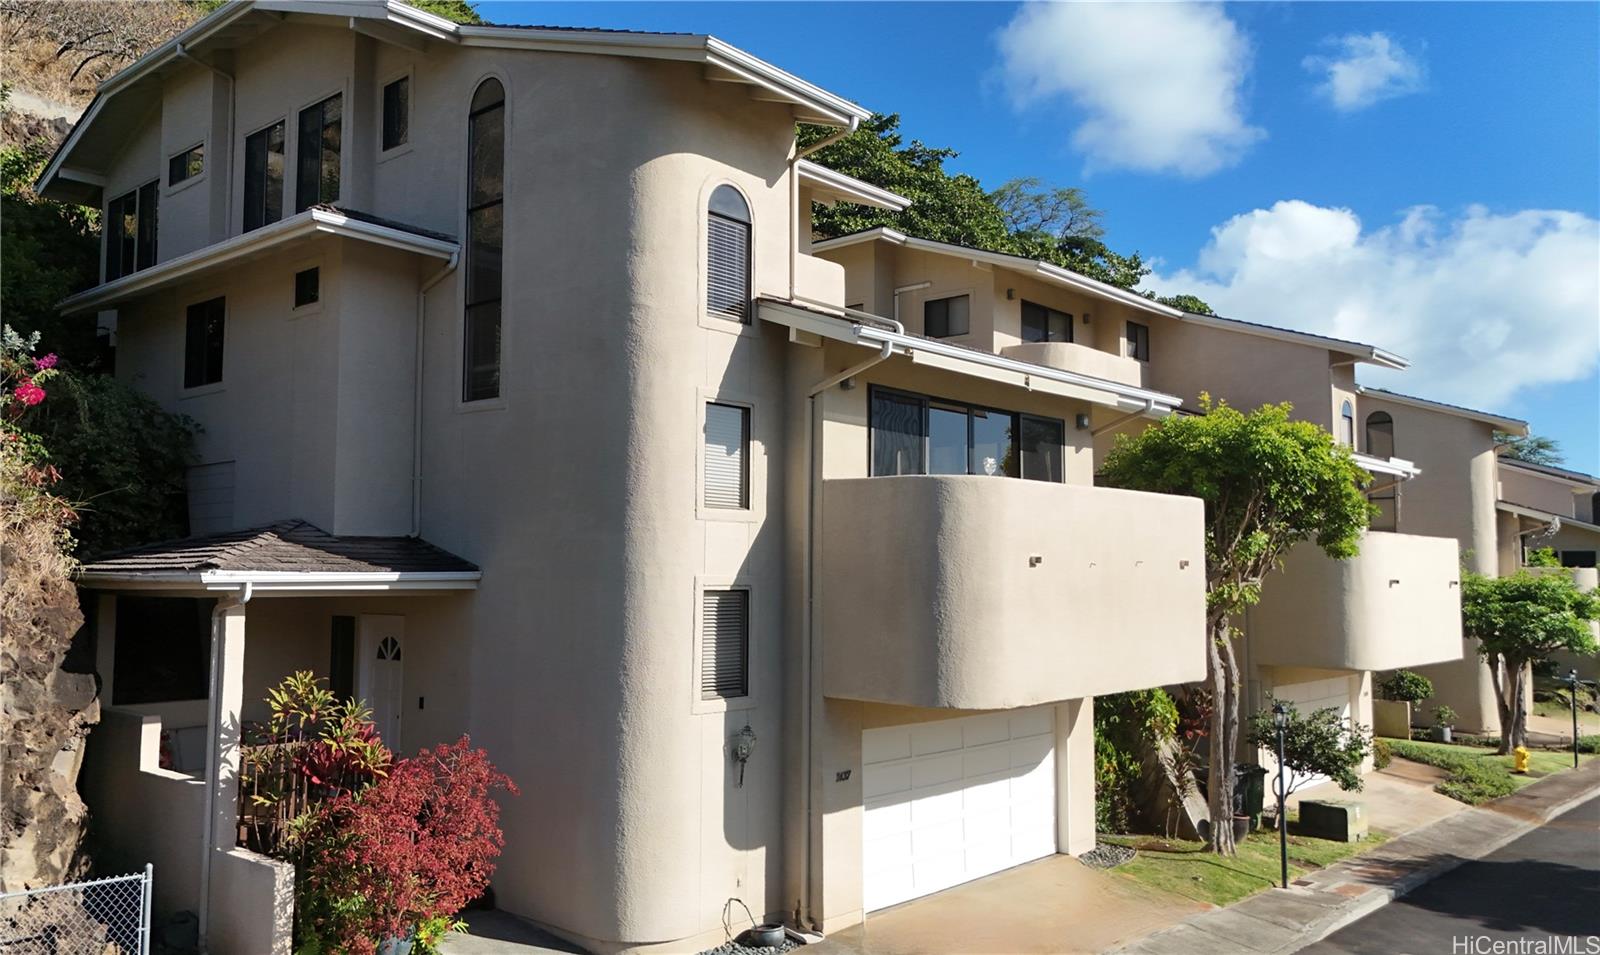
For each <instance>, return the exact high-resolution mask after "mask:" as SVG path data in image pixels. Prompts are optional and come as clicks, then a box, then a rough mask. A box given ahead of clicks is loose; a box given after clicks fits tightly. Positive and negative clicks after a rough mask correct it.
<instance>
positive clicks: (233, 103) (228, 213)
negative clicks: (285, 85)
mask: <svg viewBox="0 0 1600 955" xmlns="http://www.w3.org/2000/svg"><path fill="white" fill-rule="evenodd" d="M177 55H178V56H179V57H181V58H183V59H185V60H188V61H189V62H191V63H195V64H198V65H200V66H203V67H205V68H206V69H208V70H210V71H211V72H213V73H215V74H217V75H218V76H220V77H222V78H223V79H225V80H227V81H228V148H227V149H226V150H222V149H217V150H213V152H214V153H221V154H223V155H225V156H227V158H228V161H227V162H226V163H224V165H225V166H227V169H225V170H224V171H223V189H224V190H226V198H225V199H224V200H223V208H222V236H223V238H227V237H228V236H230V235H232V234H233V134H234V130H235V126H234V122H235V120H234V117H235V116H236V115H237V114H238V98H239V94H238V89H237V87H235V85H234V80H233V74H232V73H228V72H225V71H223V70H219V69H217V68H216V67H215V66H212V65H211V64H210V63H207V62H205V61H204V60H201V59H198V58H197V57H195V56H194V55H193V54H192V53H190V52H189V51H188V50H187V49H185V48H184V45H183V44H182V43H179V44H178V47H177Z"/></svg>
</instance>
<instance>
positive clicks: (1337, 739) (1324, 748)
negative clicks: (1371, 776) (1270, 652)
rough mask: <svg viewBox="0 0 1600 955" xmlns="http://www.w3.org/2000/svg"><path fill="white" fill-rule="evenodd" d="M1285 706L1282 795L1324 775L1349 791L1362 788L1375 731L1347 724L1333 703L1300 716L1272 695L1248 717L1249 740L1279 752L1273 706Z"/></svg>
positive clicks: (1297, 711) (1297, 710) (1359, 725)
mask: <svg viewBox="0 0 1600 955" xmlns="http://www.w3.org/2000/svg"><path fill="white" fill-rule="evenodd" d="M1277 705H1282V706H1283V709H1284V714H1285V715H1286V716H1287V717H1288V719H1287V721H1286V725H1285V727H1284V733H1283V768H1284V769H1285V770H1286V772H1285V773H1284V780H1283V788H1284V793H1283V798H1284V799H1288V798H1289V796H1290V794H1292V793H1293V792H1294V791H1295V790H1297V789H1300V788H1301V787H1303V786H1305V785H1306V784H1307V783H1309V782H1311V781H1312V780H1313V779H1314V778H1316V777H1318V776H1326V777H1328V778H1329V779H1330V780H1332V781H1333V782H1334V783H1336V784H1338V786H1339V788H1340V789H1342V790H1344V791H1345V792H1355V791H1358V790H1360V789H1361V762H1362V760H1365V759H1366V758H1367V754H1368V753H1369V752H1371V751H1372V729H1371V728H1370V727H1367V726H1362V725H1361V724H1360V723H1351V724H1350V725H1348V726H1346V725H1345V722H1344V718H1343V717H1341V716H1340V715H1339V711H1338V710H1336V709H1334V708H1333V707H1331V706H1327V707H1323V708H1321V709H1318V710H1313V711H1311V712H1310V713H1307V714H1302V713H1301V712H1300V710H1299V708H1298V707H1296V706H1295V705H1294V704H1293V703H1289V702H1287V701H1284V700H1279V699H1274V698H1271V697H1269V698H1268V700H1267V705H1266V707H1264V708H1263V709H1260V710H1257V711H1256V712H1254V713H1252V714H1251V715H1250V735H1249V739H1250V742H1251V743H1253V744H1255V745H1257V746H1263V747H1266V748H1267V749H1271V750H1272V751H1273V752H1277V748H1278V728H1277V725H1276V724H1275V723H1274V722H1273V718H1272V708H1273V707H1274V706H1277Z"/></svg>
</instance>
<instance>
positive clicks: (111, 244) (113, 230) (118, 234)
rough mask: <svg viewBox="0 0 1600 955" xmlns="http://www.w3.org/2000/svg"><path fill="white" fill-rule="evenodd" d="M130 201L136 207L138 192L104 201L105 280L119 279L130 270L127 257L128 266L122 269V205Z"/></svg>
mask: <svg viewBox="0 0 1600 955" xmlns="http://www.w3.org/2000/svg"><path fill="white" fill-rule="evenodd" d="M129 203H132V204H134V205H135V207H137V203H138V194H137V193H133V192H130V193H128V194H127V195H125V196H118V197H117V198H115V199H113V200H111V201H110V202H108V203H106V217H105V224H104V233H105V235H104V238H105V244H106V281H107V282H109V281H111V280H112V279H119V278H121V277H122V276H124V275H126V274H127V273H128V272H131V271H132V265H133V260H132V259H131V258H129V259H128V260H127V261H128V265H129V268H128V269H127V270H126V271H124V269H123V266H122V263H123V229H124V225H123V222H124V217H123V211H122V210H123V207H124V205H125V204H129Z"/></svg>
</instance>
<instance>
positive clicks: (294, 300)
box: [289, 263, 322, 314]
mask: <svg viewBox="0 0 1600 955" xmlns="http://www.w3.org/2000/svg"><path fill="white" fill-rule="evenodd" d="M307 272H315V273H316V276H315V278H314V281H315V282H316V283H317V287H316V289H315V296H314V297H313V298H312V299H310V300H309V301H305V302H302V301H300V276H302V275H305V274H306V273H307ZM290 286H291V288H290V290H289V294H290V296H291V298H290V299H289V301H290V303H291V307H290V311H293V312H299V313H302V314H303V313H305V312H307V311H309V310H311V309H314V308H317V307H318V306H320V305H321V304H322V265H321V263H313V264H311V265H308V266H306V267H305V268H303V269H294V270H293V273H292V277H291V279H290Z"/></svg>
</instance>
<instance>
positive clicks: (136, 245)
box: [100, 176, 161, 282]
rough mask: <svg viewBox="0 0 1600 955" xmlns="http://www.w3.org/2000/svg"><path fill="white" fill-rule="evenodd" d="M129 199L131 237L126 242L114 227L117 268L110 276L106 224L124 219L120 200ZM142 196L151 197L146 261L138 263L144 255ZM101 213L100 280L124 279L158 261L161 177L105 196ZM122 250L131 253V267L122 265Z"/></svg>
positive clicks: (144, 222) (109, 241) (110, 243)
mask: <svg viewBox="0 0 1600 955" xmlns="http://www.w3.org/2000/svg"><path fill="white" fill-rule="evenodd" d="M130 199H131V200H132V201H133V237H132V239H131V243H130V241H129V240H127V239H126V238H125V233H123V231H122V230H121V229H120V228H119V229H118V230H117V235H116V248H117V269H116V274H115V275H112V274H111V272H112V269H111V249H112V234H111V229H110V228H109V226H110V223H111V222H112V221H114V220H121V221H125V220H126V218H127V213H126V212H124V211H121V207H122V204H123V203H124V202H126V201H127V200H130ZM146 199H150V200H152V201H151V203H150V208H149V210H148V211H149V213H150V218H149V220H148V223H149V239H150V242H149V249H148V251H149V256H148V258H149V261H147V262H145V263H144V264H143V265H141V264H139V263H140V260H141V259H144V258H146V256H145V252H146V243H145V241H144V240H145V227H146V222H147V220H146V218H145V212H146V211H147V210H146V208H145V201H146ZM113 209H116V210H117V212H116V213H115V214H113ZM101 216H102V218H101V220H100V221H101V223H102V225H101V229H100V274H101V276H102V279H101V280H102V281H103V282H115V281H116V280H117V279H121V278H127V277H128V276H130V275H133V274H134V273H136V272H142V271H144V270H145V269H148V268H150V267H151V266H153V265H156V264H157V262H158V261H159V259H158V257H159V255H160V244H161V178H160V177H159V176H158V177H156V178H155V179H152V180H149V181H148V182H141V183H139V184H138V185H136V186H134V187H133V188H131V189H129V190H128V191H126V192H124V193H123V194H122V195H120V196H116V197H115V198H112V199H108V200H107V201H106V204H105V207H104V208H103V209H102V210H101ZM125 252H126V253H127V256H131V257H132V259H133V263H132V266H131V267H126V264H125V263H124V261H123V259H124V258H125V255H124V253H125Z"/></svg>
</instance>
